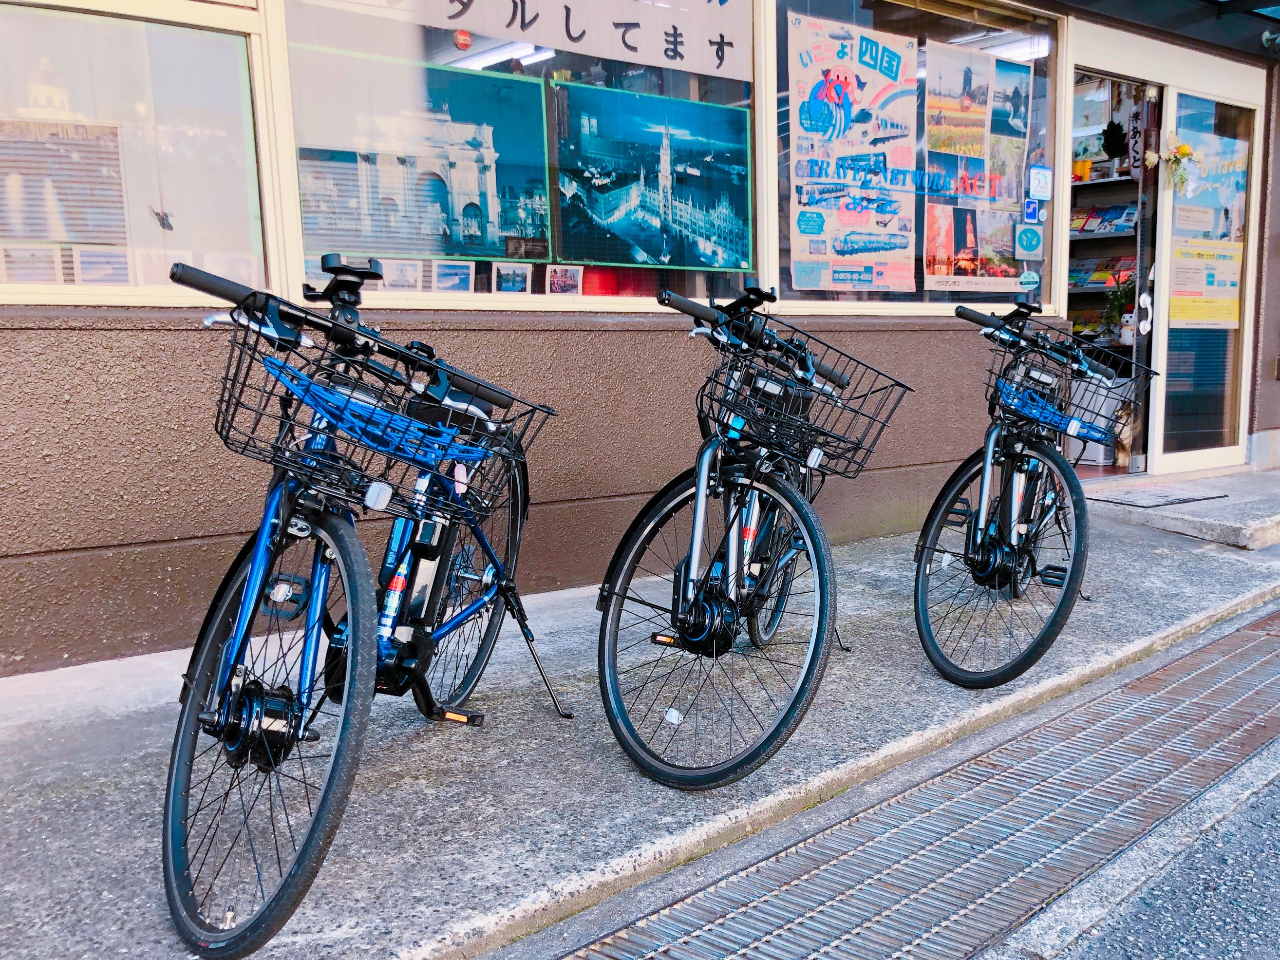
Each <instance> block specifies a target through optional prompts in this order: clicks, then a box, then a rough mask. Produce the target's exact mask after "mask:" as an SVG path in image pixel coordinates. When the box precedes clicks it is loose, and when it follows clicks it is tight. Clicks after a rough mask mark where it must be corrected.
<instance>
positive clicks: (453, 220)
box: [298, 67, 550, 260]
mask: <svg viewBox="0 0 1280 960" xmlns="http://www.w3.org/2000/svg"><path fill="white" fill-rule="evenodd" d="M424 73H425V78H424V84H423V90H424V93H425V98H424V101H423V103H422V106H421V108H420V109H417V110H413V111H402V112H400V113H399V114H398V115H394V116H370V117H368V118H367V124H366V126H367V128H368V131H369V134H370V135H369V136H368V137H367V138H365V142H364V143H362V144H361V145H360V148H359V149H356V150H353V149H351V147H350V146H345V145H344V146H340V145H338V144H334V145H333V146H329V145H323V144H312V145H308V146H305V147H302V148H301V149H299V151H298V168H299V174H300V176H299V180H300V187H301V192H302V228H303V235H304V239H305V243H306V250H307V252H308V253H323V252H326V251H329V250H342V251H345V252H348V253H355V254H361V255H373V256H379V257H394V256H401V257H438V256H444V257H455V258H464V259H466V258H476V259H504V260H547V259H549V255H550V249H549V239H550V237H549V228H548V217H547V147H546V120H545V105H544V101H543V94H542V90H543V87H542V84H541V83H540V82H538V81H534V80H528V79H524V78H521V77H512V76H508V75H504V74H494V73H479V72H474V71H463V70H451V69H447V68H437V67H428V68H426V69H425V70H424Z"/></svg>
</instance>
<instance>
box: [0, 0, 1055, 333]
mask: <svg viewBox="0 0 1280 960" xmlns="http://www.w3.org/2000/svg"><path fill="white" fill-rule="evenodd" d="M0 2H5V3H11V5H13V6H26V7H41V8H46V9H54V10H63V11H71V12H80V13H86V14H97V15H105V16H114V17H121V18H125V19H131V20H146V21H151V22H156V23H167V24H172V25H175V26H183V27H192V28H196V29H206V30H214V31H218V32H223V33H232V34H237V35H240V36H243V37H245V39H246V42H247V45H248V53H249V83H250V103H251V105H252V110H253V117H252V122H253V129H254V136H255V141H256V149H257V158H256V159H257V168H258V191H259V203H260V209H261V213H262V232H263V237H262V246H263V259H264V261H265V262H264V268H265V272H266V289H268V290H270V291H271V292H273V293H275V294H277V295H279V296H282V297H292V298H293V299H296V298H297V297H298V296H299V295H300V291H301V289H302V283H303V281H304V279H305V272H304V265H303V260H304V257H303V235H302V211H301V199H300V194H299V185H298V164H297V144H296V140H295V137H294V127H293V99H292V91H291V85H290V78H289V44H288V37H287V35H286V27H285V12H284V3H283V0H260V2H259V0H40V2H31V0H0ZM1002 5H1003V6H1007V7H1009V8H1011V9H1015V10H1021V11H1026V12H1027V13H1033V14H1035V15H1037V16H1040V17H1044V18H1047V19H1049V20H1052V21H1053V22H1054V24H1055V53H1056V66H1055V71H1054V78H1053V79H1054V83H1055V84H1057V91H1058V105H1057V117H1056V121H1055V122H1056V123H1057V125H1058V128H1057V129H1058V133H1059V136H1058V137H1057V138H1056V139H1057V144H1056V163H1057V176H1056V180H1057V183H1056V191H1057V193H1056V195H1055V197H1054V199H1055V201H1057V202H1060V201H1061V199H1062V197H1063V196H1067V197H1069V196H1070V162H1069V158H1070V137H1067V136H1062V135H1061V133H1062V131H1065V130H1069V124H1070V117H1069V115H1068V113H1067V111H1068V110H1069V109H1070V98H1069V97H1067V96H1065V95H1064V94H1063V93H1062V91H1063V90H1064V89H1065V87H1064V83H1065V79H1064V78H1065V76H1066V70H1067V69H1068V67H1069V66H1070V63H1069V61H1070V59H1071V58H1070V52H1069V50H1068V49H1067V30H1066V25H1067V21H1068V19H1069V18H1068V17H1066V16H1063V15H1059V14H1055V13H1050V12H1047V11H1044V10H1041V9H1038V8H1035V7H1031V6H1028V5H1026V4H1022V3H1016V2H1010V3H1004V4H1002ZM752 10H753V17H754V21H755V29H754V30H753V44H754V50H753V60H754V78H753V92H754V97H753V101H754V103H753V110H754V125H755V133H754V137H755V140H754V143H753V151H752V154H753V176H754V178H755V204H756V208H755V231H754V232H755V251H756V278H757V282H758V283H759V285H760V286H762V287H765V288H766V289H767V288H769V287H774V288H777V287H780V277H781V271H780V264H779V260H780V257H779V249H778V248H779V243H780V232H779V231H780V227H781V225H780V223H779V216H778V182H777V177H776V176H773V175H772V174H771V173H770V171H776V170H777V164H778V142H777V135H776V131H777V112H778V92H777V74H778V71H777V64H776V63H775V62H773V60H772V58H771V57H770V56H769V54H770V53H771V52H772V51H774V50H776V49H777V47H776V42H777V4H776V0H753V3H752ZM1057 211H1058V206H1057V205H1055V213H1057ZM1069 224H1070V217H1068V216H1055V223H1054V240H1055V244H1054V258H1055V259H1054V262H1053V264H1052V266H1051V270H1052V277H1053V284H1052V290H1053V294H1054V297H1055V298H1057V299H1059V300H1060V299H1061V295H1060V293H1059V291H1062V290H1065V284H1066V277H1067V259H1066V258H1065V257H1063V256H1061V255H1060V251H1062V250H1065V249H1067V246H1066V244H1067V240H1068V237H1067V230H1068V227H1069ZM0 295H2V296H3V299H4V300H5V302H6V303H10V304H13V305H17V306H109V307H114V306H122V307H127V306H148V307H197V306H199V307H204V306H211V305H213V306H221V305H222V304H221V303H220V301H216V300H214V299H212V298H210V297H207V296H205V295H203V294H200V293H197V292H195V291H193V290H190V289H188V288H185V287H179V286H177V285H174V286H173V287H172V288H164V287H141V286H139V287H121V288H115V289H104V288H101V287H93V288H89V287H76V286H73V285H66V286H65V288H61V289H60V288H53V287H49V286H45V285H25V284H22V285H20V284H13V285H10V284H5V285H4V288H3V292H2V294H0ZM364 299H365V305H366V306H367V307H369V308H371V309H388V310H433V311H434V310H451V311H459V312H467V313H489V312H501V313H520V314H545V313H604V314H624V315H625V314H644V313H647V314H652V313H656V312H665V311H664V310H663V309H662V308H660V307H658V306H657V305H656V304H654V303H653V302H652V301H650V300H649V299H647V298H645V297H624V296H586V295H584V296H579V297H563V298H562V297H545V296H543V297H539V296H530V295H528V294H517V293H484V294H475V293H472V294H441V293H435V292H430V293H392V292H387V291H369V292H367V293H366V294H365V298H364ZM1062 302H1063V303H1065V301H1062ZM1061 305H1062V304H1059V303H1056V302H1054V301H1047V302H1045V304H1044V310H1045V313H1046V314H1049V315H1057V314H1058V313H1059V307H1060V306H1061ZM954 308H955V304H945V303H906V302H875V301H863V302H856V303H838V302H835V303H823V302H816V301H797V300H791V301H786V300H779V301H778V302H777V303H776V304H774V305H772V308H771V311H770V312H773V313H776V314H778V315H781V316H813V317H840V316H843V317H895V316H896V317H903V316H911V317H934V316H950V315H952V313H953V311H954Z"/></svg>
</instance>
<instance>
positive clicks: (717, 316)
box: [658, 290, 725, 327]
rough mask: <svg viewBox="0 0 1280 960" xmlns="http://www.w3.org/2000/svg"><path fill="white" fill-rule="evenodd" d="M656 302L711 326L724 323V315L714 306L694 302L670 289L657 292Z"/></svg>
mask: <svg viewBox="0 0 1280 960" xmlns="http://www.w3.org/2000/svg"><path fill="white" fill-rule="evenodd" d="M658 303H660V304H662V306H664V307H671V308H672V309H674V310H679V311H680V312H681V313H683V314H684V315H685V316H687V317H693V319H695V320H701V321H702V322H703V323H709V324H711V325H712V326H713V327H718V326H719V325H720V324H722V323H724V321H725V315H724V314H723V313H721V312H720V311H719V310H717V309H715V308H714V307H707V306H703V305H702V304H701V303H695V302H694V301H692V300H686V299H685V298H684V297H682V296H680V294H678V293H672V292H671V291H670V290H663V291H662V292H661V293H660V294H658Z"/></svg>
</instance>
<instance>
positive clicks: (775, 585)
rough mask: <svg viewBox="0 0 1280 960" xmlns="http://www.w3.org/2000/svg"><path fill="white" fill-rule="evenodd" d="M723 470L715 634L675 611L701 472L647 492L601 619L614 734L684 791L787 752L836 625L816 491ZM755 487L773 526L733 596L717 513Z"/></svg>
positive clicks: (706, 594) (714, 548) (714, 578)
mask: <svg viewBox="0 0 1280 960" xmlns="http://www.w3.org/2000/svg"><path fill="white" fill-rule="evenodd" d="M721 479H722V481H723V483H722V487H723V489H722V491H721V493H720V496H719V497H718V498H711V497H709V500H708V507H707V516H708V522H707V524H706V532H705V533H704V535H703V542H702V558H703V559H702V563H703V569H704V570H706V571H707V574H706V576H705V577H703V578H701V579H702V580H703V582H704V588H703V590H702V592H701V596H702V599H701V600H699V602H700V603H705V605H706V606H705V609H706V611H707V615H706V616H705V617H704V620H705V621H706V627H707V632H705V635H703V636H702V638H701V639H697V638H694V637H692V636H691V633H692V631H689V630H685V631H683V632H682V630H681V628H680V626H679V625H678V624H677V623H676V619H677V618H676V617H675V615H674V611H673V608H674V607H675V605H676V600H675V592H676V591H677V589H678V584H680V583H681V582H682V579H683V577H682V572H683V570H684V569H686V567H687V564H688V558H689V555H690V545H691V542H692V537H693V513H694V505H695V501H696V499H697V497H696V494H697V488H696V480H695V479H694V477H693V476H692V475H690V476H689V477H688V479H687V481H686V482H683V483H678V484H676V485H674V486H673V487H670V488H668V489H667V490H665V491H664V492H663V493H661V494H659V495H658V496H657V497H655V498H654V499H653V500H652V501H651V502H650V503H649V505H648V506H647V507H646V508H645V512H644V513H643V514H642V515H641V520H640V522H639V523H637V524H636V525H635V526H634V527H633V532H632V535H631V536H630V538H629V539H628V540H627V541H626V542H625V543H624V544H623V546H622V547H621V548H620V552H619V558H620V560H619V563H618V565H617V567H616V571H617V572H616V576H615V578H614V583H613V584H612V594H611V596H610V598H609V601H608V604H607V606H606V607H605V611H604V617H603V619H602V621H601V627H600V654H599V655H600V692H601V696H602V698H603V700H604V708H605V713H606V714H607V715H608V718H609V724H610V726H611V727H612V728H613V732H614V735H615V736H616V737H617V739H618V742H619V743H620V744H621V745H622V747H623V749H624V750H625V751H626V752H627V754H628V755H629V756H630V757H631V759H632V760H633V761H634V762H635V763H636V765H637V766H638V767H639V768H640V769H641V770H642V771H643V772H644V773H645V774H646V775H648V776H649V777H651V778H652V779H654V780H656V781H658V782H659V783H663V784H666V785H668V786H672V787H678V788H681V789H692V790H703V789H708V788H711V787H719V786H723V785H724V784H727V783H732V782H733V781H735V780H738V779H741V778H742V777H744V776H746V775H747V774H749V773H750V772H751V771H753V770H755V769H756V768H757V767H759V766H760V765H761V764H763V763H764V762H765V761H766V760H768V759H769V757H771V756H773V754H774V753H776V752H777V751H778V749H779V748H780V747H781V746H782V745H783V744H784V743H785V742H786V741H787V738H788V737H790V736H791V734H792V732H793V731H794V730H795V729H796V727H797V726H798V725H799V723H800V721H801V719H802V718H803V717H804V714H805V711H806V710H808V708H809V705H810V703H812V701H813V697H814V695H815V694H816V693H817V690H818V684H819V682H820V680H821V679H822V674H823V671H824V670H825V669H826V663H827V656H828V653H829V640H830V634H831V631H832V628H833V624H834V622H835V604H836V599H835V581H834V577H833V576H832V572H831V569H832V565H831V547H830V545H829V544H828V542H827V535H826V532H825V531H824V530H823V529H822V524H821V523H820V522H819V521H818V518H817V516H816V515H815V514H814V512H813V508H812V507H811V506H810V504H809V502H808V500H806V499H805V498H804V497H803V496H801V495H800V493H799V492H798V491H797V490H796V489H795V488H794V487H793V486H791V485H790V484H789V483H786V482H785V481H783V480H781V479H779V478H778V477H777V476H776V475H774V474H764V475H761V476H759V477H755V478H752V477H749V476H746V475H745V474H744V473H742V472H736V471H735V470H734V469H732V468H731V469H729V470H726V471H725V473H724V475H723V476H722V478H721ZM752 498H754V501H755V509H757V510H758V516H760V517H761V518H762V521H761V522H760V525H759V526H760V528H761V529H764V528H765V527H766V526H768V527H769V528H770V529H771V531H772V532H771V533H770V535H769V536H767V537H761V538H759V539H758V540H757V541H756V543H755V547H756V549H755V552H754V553H752V554H751V555H750V556H749V557H748V558H747V563H746V564H745V565H744V570H743V578H742V585H741V587H740V588H739V590H738V595H737V597H736V598H733V599H730V594H731V592H732V591H729V590H726V588H725V586H724V581H725V579H726V578H725V576H724V569H725V564H724V559H725V555H726V554H725V545H726V544H725V541H726V534H725V532H724V531H725V529H726V528H727V527H728V526H729V525H728V524H725V525H723V526H722V525H721V524H720V523H719V522H717V521H716V520H715V519H713V518H715V517H717V515H720V516H721V517H732V516H733V514H734V512H735V511H740V510H743V509H746V508H745V507H744V505H746V504H749V503H751V502H752ZM717 500H718V501H719V503H718V504H717ZM717 506H718V508H719V509H717ZM698 632H699V633H700V634H703V631H702V628H701V627H700V628H699V631H698ZM672 640H674V641H675V642H674V643H672V642H671V641H672Z"/></svg>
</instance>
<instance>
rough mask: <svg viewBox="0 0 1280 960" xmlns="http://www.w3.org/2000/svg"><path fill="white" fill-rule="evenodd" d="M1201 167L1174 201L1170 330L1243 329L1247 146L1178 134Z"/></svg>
mask: <svg viewBox="0 0 1280 960" xmlns="http://www.w3.org/2000/svg"><path fill="white" fill-rule="evenodd" d="M1179 137H1180V139H1181V140H1182V141H1183V142H1184V143H1186V144H1188V145H1189V146H1190V147H1191V149H1192V150H1194V151H1195V154H1196V156H1197V157H1198V158H1199V160H1198V162H1195V163H1190V164H1188V165H1187V166H1188V177H1187V187H1186V190H1185V191H1183V192H1181V193H1178V192H1175V194H1174V198H1173V271H1172V284H1171V287H1170V291H1169V326H1170V327H1173V328H1184V329H1185V328H1191V329H1219V330H1233V329H1236V328H1238V327H1239V326H1240V293H1241V290H1240V279H1241V272H1242V269H1243V266H1244V222H1245V216H1246V211H1247V209H1248V207H1247V204H1246V200H1247V198H1248V190H1249V142H1248V141H1247V140H1237V139H1234V138H1232V137H1219V136H1216V135H1214V134H1211V133H1200V132H1196V131H1187V130H1180V131H1179Z"/></svg>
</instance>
